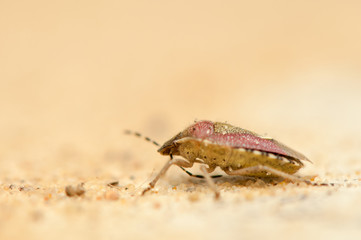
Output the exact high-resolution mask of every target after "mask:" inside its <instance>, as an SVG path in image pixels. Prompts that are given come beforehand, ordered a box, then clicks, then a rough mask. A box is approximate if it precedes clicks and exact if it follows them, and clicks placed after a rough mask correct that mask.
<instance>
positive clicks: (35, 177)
mask: <svg viewBox="0 0 361 240" xmlns="http://www.w3.org/2000/svg"><path fill="white" fill-rule="evenodd" d="M360 9H361V2H360V1H342V2H341V1H262V0H260V1H251V2H250V1H201V0H196V1H60V2H55V1H0V34H1V35H0V110H1V118H0V133H1V134H0V176H1V177H0V183H1V184H3V186H8V185H9V184H11V183H14V184H20V183H21V182H31V183H29V184H30V185H31V184H35V185H36V184H38V185H41V186H44V189H47V188H48V187H50V188H52V187H54V184H55V185H56V184H58V185H59V186H58V185H56V186H58V187H59V189H62V188H63V186H65V185H66V184H69V183H72V182H74V183H78V182H80V181H84V179H88V180H89V179H94V178H95V179H96V178H99V179H105V180H104V181H105V182H106V181H107V180H108V179H121V178H124V179H127V180H124V181H123V182H124V184H125V183H127V184H128V183H134V184H135V185H136V186H138V185H140V184H144V182H147V181H148V180H147V179H148V178H149V176H150V174H151V172H152V170H153V171H157V170H158V169H159V168H160V167H161V166H162V164H163V163H164V161H165V160H166V159H165V158H162V157H161V156H158V154H157V153H156V152H155V149H154V147H153V146H148V145H147V143H145V142H143V141H141V140H139V139H134V138H131V137H128V136H123V134H122V132H123V130H124V129H133V130H138V131H140V132H142V133H144V134H146V135H148V136H150V137H152V138H154V139H156V140H157V141H159V142H162V141H165V140H167V139H168V138H170V137H172V136H173V135H174V134H175V133H177V132H178V131H180V130H182V129H183V128H185V127H186V126H187V125H189V124H191V123H192V122H193V121H194V120H196V119H198V120H199V119H209V120H213V121H227V122H229V123H232V124H234V125H237V126H240V127H244V128H247V129H250V130H254V131H256V132H259V133H267V134H268V135H270V136H274V137H276V138H277V139H280V140H281V141H283V142H285V143H287V144H288V145H290V146H292V147H294V148H296V149H298V150H300V151H301V152H303V153H304V154H306V155H307V156H308V157H309V158H310V159H311V160H312V161H313V162H314V164H313V165H307V168H305V169H304V170H303V172H302V173H304V174H317V175H319V176H322V177H326V178H327V176H329V178H331V179H332V177H331V176H336V177H337V178H342V177H345V176H346V177H347V176H348V177H349V176H356V177H358V178H359V174H360V171H361V164H360V157H361V153H360V148H361V140H360V139H361V125H360V121H361V113H360V103H361V45H360V42H361V27H360V23H361V14H360ZM130 173H131V174H133V175H137V174H138V175H139V177H138V178H136V180H135V181H131V180H129V179H128V178H129V175H130ZM172 173H173V174H175V175H178V174H179V175H182V174H183V173H181V172H180V171H175V170H174V171H173V170H172ZM329 174H331V175H329ZM185 179H187V178H186V177H184V178H182V181H185ZM60 182H61V183H60ZM166 183H167V182H166V180H165V182H164V184H166ZM45 186H47V187H45ZM4 194H5V193H4ZM4 194H3V195H2V198H1V199H2V200H1V201H2V202H3V203H7V205H5V206H6V207H5V206H4V208H7V209H13V210H14V211H16V210H15V209H17V208H18V207H15V206H13V205H11V202H12V200H11V196H10V195H9V196H8V195H4ZM29 194H30V193H29ZM59 194H60V193H59ZM61 194H63V193H61ZM355 196H356V195H355ZM357 196H358V195H357ZM21 197H22V195H19V198H18V200H17V201H18V204H20V206H22V207H23V210H24V212H25V217H20V215H19V216H17V215H16V214H15V215H13V214H12V213H11V214H10V213H9V214H8V215H3V216H2V220H3V221H7V224H5V225H3V226H4V227H3V229H4V228H6V229H7V230H6V233H8V235H5V236H6V237H9V236H12V235H11V234H12V233H13V231H12V230H13V229H15V226H16V224H17V223H19V222H21V223H23V226H25V225H26V224H28V220H29V219H28V218H27V217H26V212H27V210H26V209H27V204H24V205H23V204H22V203H23V201H25V202H26V200H22V198H21ZM208 198H210V196H208ZM357 199H358V200H361V199H360V197H359V196H358V198H357ZM39 201H40V200H39ZM41 201H42V199H41ZM41 201H40V202H41ZM336 201H337V200H336ZM355 201H356V200H355ZM35 202H36V203H37V204H40V206H39V208H41V209H42V205H41V204H42V203H39V202H38V201H36V200H35ZM210 204H213V203H210ZM211 207H214V206H212V205H210V208H211ZM94 208H96V206H95V207H94ZM144 208H145V209H147V208H146V207H144ZM20 209H22V208H20ZM193 210H194V209H193ZM29 211H30V210H29ZM130 211H131V210H130ZM195 211H196V210H195ZM176 212H177V211H176ZM231 212H232V211H231ZM325 212H326V213H327V211H325ZM57 214H59V215H57ZM57 214H55V216H49V217H50V218H51V217H53V218H52V219H54V218H55V219H58V220H52V221H54V223H59V222H60V223H61V222H63V221H64V222H66V217H64V216H63V215H62V213H57ZM0 215H1V213H0ZM219 215H220V216H222V215H223V213H222V212H221V211H220V212H219ZM107 216H108V215H107ZM227 216H229V215H227ZM108 217H109V216H108ZM353 217H355V216H354V215H352V218H348V220H350V221H351V219H354V218H353ZM358 217H360V215H358ZM104 218H105V219H106V217H104ZM230 218H231V219H233V217H232V216H230ZM336 218H337V214H336ZM5 219H6V220H5ZM45 219H46V218H45ZM100 219H102V217H100ZM105 219H103V220H104V221H105ZM110 219H113V218H112V217H111V218H110ZM114 219H115V220H116V221H120V219H118V218H117V217H114ZM331 219H332V218H331ZM359 219H360V218H358V221H359V222H360V220H359ZM238 220H243V219H238ZM140 221H146V220H144V218H142V216H139V219H136V218H134V219H133V222H132V224H133V225H134V226H136V224H137V223H138V222H140ZM179 221H180V222H182V221H181V220H179ZM320 221H321V220H320ZM44 222H47V221H46V220H44ZM267 224H269V222H267ZM267 224H266V225H267ZM284 224H287V222H285V223H284ZM297 224H298V226H304V225H303V223H302V222H301V223H297ZM105 225H106V224H105ZM133 225H132V226H133ZM180 225H182V224H180ZM85 226H88V225H87V222H86V221H85V222H84V229H83V230H84V231H85V229H86V227H85ZM268 226H269V225H268ZM330 226H332V224H331V225H330ZM103 227H104V226H103ZM1 228H2V224H0V229H1ZM24 228H25V227H24ZM30 228H31V229H33V228H32V227H29V229H30ZM285 228H287V226H286V225H285ZM25 229H27V228H25ZM150 229H152V228H151V227H150ZM157 229H158V228H157ZM165 229H167V228H165ZM205 229H206V228H205ZM226 229H228V228H226ZM270 229H272V227H270ZM320 229H322V228H320ZM352 229H353V230H355V229H356V228H352ZM53 230H54V231H55V232H57V231H58V230H56V229H53ZM103 230H104V231H109V232H113V231H115V230H114V229H110V228H108V229H107V230H105V228H102V227H99V228H96V230H94V231H95V232H97V233H98V234H100V233H101V232H102V231H103ZM228 230H230V231H229V233H228V235H227V236H230V237H232V236H236V235H237V234H236V232H235V231H234V229H233V228H231V227H230V229H228ZM312 230H313V231H311V232H314V233H315V235H312V236H318V235H317V232H318V231H317V230H316V229H312ZM49 231H51V226H50V230H49ZM69 231H70V232H72V233H79V236H82V234H81V233H82V231H78V230H77V229H75V228H74V229H72V228H71V227H70V230H69ZM165 231H166V230H165ZM173 231H174V229H173ZM25 232H26V231H25ZM41 232H42V230H41V227H39V229H38V230H32V231H31V234H30V235H31V236H34V237H35V238H36V236H38V234H40V233H41ZM85 232H86V231H85ZM279 232H282V231H281V230H280V231H279ZM279 232H273V233H274V234H275V235H277V234H278V233H279ZM323 232H324V231H323ZM233 233H234V234H233ZM248 233H249V236H253V235H252V234H253V232H252V231H249V232H248ZM169 234H170V235H169V236H171V235H172V234H171V233H169ZM0 236H1V234H0ZM19 236H21V235H19ZM60 236H61V235H60ZM112 236H119V237H121V234H120V233H119V232H116V231H115V232H114V235H112ZM205 236H207V235H205ZM216 236H218V235H216ZM334 236H337V234H336V235H334ZM133 237H136V236H133ZM198 238H201V239H202V237H201V236H198Z"/></svg>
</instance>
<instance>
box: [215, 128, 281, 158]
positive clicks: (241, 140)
mask: <svg viewBox="0 0 361 240" xmlns="http://www.w3.org/2000/svg"><path fill="white" fill-rule="evenodd" d="M208 140H209V141H211V142H214V143H217V144H221V145H228V146H231V147H235V148H245V149H252V150H260V151H265V152H272V153H277V154H281V155H286V156H287V155H288V153H286V152H285V151H283V150H282V148H281V147H280V146H278V145H277V144H275V143H274V142H272V141H270V140H269V139H263V138H260V137H257V136H254V135H251V134H243V133H227V134H222V133H216V134H214V135H211V136H209V137H208Z"/></svg>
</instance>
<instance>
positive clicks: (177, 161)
mask: <svg viewBox="0 0 361 240" xmlns="http://www.w3.org/2000/svg"><path fill="white" fill-rule="evenodd" d="M172 165H177V166H179V167H186V168H189V167H192V166H193V162H189V161H187V160H184V159H172V158H171V159H170V160H169V161H168V162H167V163H166V164H165V165H164V166H163V168H162V170H160V172H159V173H158V174H157V176H155V178H154V179H153V181H151V182H150V183H149V186H148V187H147V188H146V189H144V191H143V193H142V195H144V194H145V193H146V192H148V191H149V190H150V189H152V188H154V186H155V184H156V183H157V182H158V180H159V178H160V177H161V176H163V175H164V174H165V173H166V172H167V171H168V169H169V168H170V166H172Z"/></svg>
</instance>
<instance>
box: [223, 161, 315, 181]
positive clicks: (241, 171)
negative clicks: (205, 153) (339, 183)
mask: <svg viewBox="0 0 361 240" xmlns="http://www.w3.org/2000/svg"><path fill="white" fill-rule="evenodd" d="M224 171H225V172H226V173H227V174H228V175H247V174H251V173H257V172H267V173H270V174H273V175H276V176H279V177H282V178H284V179H288V180H290V181H292V182H305V183H307V184H311V185H312V183H311V181H309V180H306V179H303V178H300V177H296V176H293V175H290V174H288V173H285V172H282V171H279V170H277V169H274V168H272V167H268V166H263V165H257V166H253V167H247V168H242V169H237V170H224Z"/></svg>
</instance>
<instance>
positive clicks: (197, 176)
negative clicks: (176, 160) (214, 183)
mask: <svg viewBox="0 0 361 240" xmlns="http://www.w3.org/2000/svg"><path fill="white" fill-rule="evenodd" d="M180 168H181V169H182V170H183V171H185V172H186V173H187V174H188V175H189V176H191V177H195V178H205V176H203V175H199V174H193V173H191V172H190V171H187V170H185V169H184V167H180ZM207 172H208V171H207ZM210 177H211V178H220V177H223V175H212V176H210Z"/></svg>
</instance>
